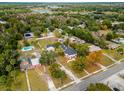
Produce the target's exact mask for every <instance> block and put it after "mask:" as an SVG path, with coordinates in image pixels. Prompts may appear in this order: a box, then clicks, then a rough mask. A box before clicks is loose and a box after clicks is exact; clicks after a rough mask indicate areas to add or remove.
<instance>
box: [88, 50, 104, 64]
mask: <svg viewBox="0 0 124 93" xmlns="http://www.w3.org/2000/svg"><path fill="white" fill-rule="evenodd" d="M102 58H103V55H102V51H96V52H92V53H90V54H89V55H88V56H87V57H86V62H87V63H88V64H89V65H90V64H92V65H95V64H96V63H100V62H101V60H102Z"/></svg>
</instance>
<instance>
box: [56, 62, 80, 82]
mask: <svg viewBox="0 0 124 93" xmlns="http://www.w3.org/2000/svg"><path fill="white" fill-rule="evenodd" d="M57 63H58V64H59V65H60V66H61V70H63V71H65V73H66V74H67V75H68V76H69V77H70V79H71V80H74V81H75V82H76V83H79V82H80V80H79V78H77V77H76V76H75V75H74V74H73V73H72V72H71V71H70V70H68V69H66V68H65V67H64V66H63V65H62V64H61V63H60V62H57Z"/></svg>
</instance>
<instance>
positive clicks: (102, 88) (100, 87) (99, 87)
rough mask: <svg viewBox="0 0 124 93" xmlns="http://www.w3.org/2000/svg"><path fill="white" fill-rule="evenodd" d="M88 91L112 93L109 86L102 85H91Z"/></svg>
mask: <svg viewBox="0 0 124 93" xmlns="http://www.w3.org/2000/svg"><path fill="white" fill-rule="evenodd" d="M87 90H88V91H112V90H111V88H109V87H108V86H107V85H105V84H102V83H96V84H90V86H88V88H87Z"/></svg>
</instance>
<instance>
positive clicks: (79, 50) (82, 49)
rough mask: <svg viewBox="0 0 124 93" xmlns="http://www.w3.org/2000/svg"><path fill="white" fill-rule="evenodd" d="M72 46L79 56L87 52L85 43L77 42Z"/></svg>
mask: <svg viewBox="0 0 124 93" xmlns="http://www.w3.org/2000/svg"><path fill="white" fill-rule="evenodd" d="M73 48H75V50H76V51H77V54H78V55H79V56H86V55H88V54H89V50H88V46H87V45H85V44H77V45H75V46H73Z"/></svg>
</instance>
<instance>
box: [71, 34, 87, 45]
mask: <svg viewBox="0 0 124 93" xmlns="http://www.w3.org/2000/svg"><path fill="white" fill-rule="evenodd" d="M69 40H70V42H71V43H77V44H84V43H85V41H84V40H81V39H80V38H78V37H75V36H72V37H70V38H69Z"/></svg>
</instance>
